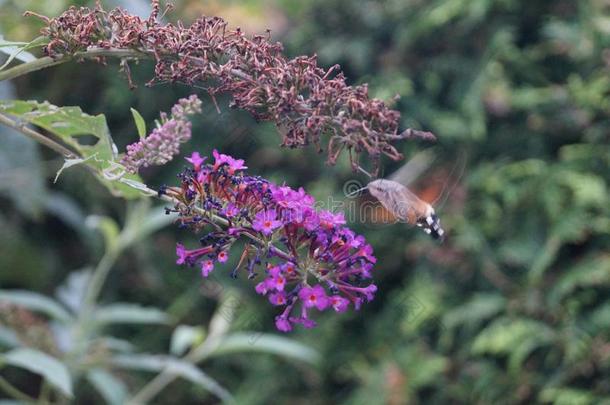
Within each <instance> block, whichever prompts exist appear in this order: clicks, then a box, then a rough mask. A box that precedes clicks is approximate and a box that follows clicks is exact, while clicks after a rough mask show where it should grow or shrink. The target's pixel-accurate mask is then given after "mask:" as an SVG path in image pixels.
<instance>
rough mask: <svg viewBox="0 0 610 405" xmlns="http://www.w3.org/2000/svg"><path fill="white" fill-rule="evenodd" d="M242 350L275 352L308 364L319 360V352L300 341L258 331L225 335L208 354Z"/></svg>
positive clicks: (239, 351)
mask: <svg viewBox="0 0 610 405" xmlns="http://www.w3.org/2000/svg"><path fill="white" fill-rule="evenodd" d="M243 352H258V353H268V354H275V355H278V356H283V357H287V358H292V359H296V360H300V361H304V362H306V363H310V364H317V363H318V362H319V361H320V355H319V353H318V352H317V351H315V350H314V349H312V348H310V347H308V346H305V345H304V344H302V343H298V342H295V341H294V340H292V339H288V338H285V337H282V336H276V335H271V334H265V333H260V332H251V333H244V332H241V333H234V334H231V335H228V336H225V337H223V338H222V340H221V342H220V343H219V344H218V346H216V348H215V350H214V351H213V352H212V353H211V354H210V356H220V355H223V354H229V353H243Z"/></svg>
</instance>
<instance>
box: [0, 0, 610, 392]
mask: <svg viewBox="0 0 610 405" xmlns="http://www.w3.org/2000/svg"><path fill="white" fill-rule="evenodd" d="M45 3H46V2H45ZM50 3H53V6H51V5H50ZM60 3H62V1H57V2H49V5H41V3H39V2H29V4H28V2H21V1H14V2H11V1H4V2H0V7H2V8H0V10H3V11H2V12H0V26H1V27H2V28H1V30H2V34H3V35H4V36H5V38H8V39H12V40H29V39H31V38H33V37H34V36H35V35H36V30H37V27H38V26H37V24H36V22H35V21H30V20H27V19H22V18H20V17H18V15H19V14H20V13H21V12H22V11H24V9H32V10H35V11H39V12H41V13H47V14H51V15H56V14H57V13H59V12H60V11H61V9H62V7H60V6H67V4H68V3H67V2H63V3H64V4H60ZM122 3H123V4H124V5H125V6H129V7H133V8H134V9H138V10H143V11H144V13H146V7H145V6H146V4H144V5H142V3H143V2H139V1H133V2H129V1H124V2H122ZM70 4H73V3H70ZM45 7H46V8H45ZM49 7H50V8H49ZM202 12H211V13H216V14H218V15H220V16H223V17H225V18H227V19H228V20H229V21H230V23H231V24H232V25H242V26H243V27H247V28H248V29H257V30H258V31H259V32H260V31H263V29H264V28H265V27H266V26H270V27H272V28H273V29H274V38H277V39H278V40H281V41H283V42H284V44H285V46H286V51H287V53H288V54H289V55H292V56H296V55H299V54H313V53H317V54H318V56H319V59H320V62H321V64H322V65H323V66H330V65H332V64H335V63H340V64H341V65H342V67H343V68H344V70H345V72H346V74H347V76H348V78H349V80H350V81H351V82H353V83H362V82H368V83H369V84H370V92H371V94H372V95H373V96H376V97H380V98H384V99H391V98H392V97H393V96H394V95H395V94H400V96H401V98H400V100H399V101H396V108H398V109H399V110H401V112H402V114H403V121H404V125H405V126H416V127H421V128H425V129H427V130H431V131H433V132H434V133H435V134H437V136H438V139H439V141H438V143H437V145H434V149H433V150H434V153H435V155H436V156H437V158H436V160H435V167H436V169H433V170H437V174H438V173H441V174H442V173H447V172H450V171H451V169H452V168H453V167H456V166H457V167H460V166H459V162H458V164H456V163H455V162H456V161H459V159H460V158H459V157H460V156H465V157H466V159H465V169H464V171H463V172H464V174H463V176H461V177H460V176H456V175H455V174H456V173H455V171H454V173H453V175H452V176H450V178H451V179H456V178H458V179H459V181H457V183H456V184H455V187H453V186H451V187H448V188H447V190H448V191H451V193H450V195H449V197H448V201H447V203H446V204H444V205H443V206H442V207H440V209H439V210H438V211H439V214H440V216H441V219H442V222H443V223H444V225H445V226H446V228H447V230H448V232H449V237H448V240H447V241H446V243H444V244H442V245H436V244H434V243H433V242H432V241H430V240H428V239H427V238H426V237H425V235H423V234H421V235H420V233H419V232H417V231H415V230H412V229H406V228H404V227H403V226H401V225H394V226H381V225H370V224H368V225H367V224H360V223H355V224H353V226H354V227H355V228H356V229H357V230H358V231H359V232H362V233H364V235H365V236H366V237H367V238H368V239H369V240H370V242H371V243H372V244H373V246H374V248H375V253H376V255H377V257H378V258H379V262H378V264H379V265H378V266H377V268H376V272H377V274H376V280H377V281H378V284H379V292H378V296H377V298H376V300H375V301H374V302H373V303H371V304H369V305H366V306H365V307H364V308H363V309H362V310H361V311H360V312H358V313H348V314H343V315H340V316H335V315H331V314H329V315H327V316H324V317H322V319H320V326H319V327H318V328H317V329H314V330H307V331H303V330H300V331H297V332H295V333H293V334H292V336H293V337H294V339H297V340H299V341H301V342H304V343H307V344H308V345H310V346H311V347H314V348H316V349H317V350H319V351H320V352H321V353H322V358H323V359H324V360H323V362H322V363H321V364H320V366H319V367H317V368H312V367H310V366H308V365H304V364H300V363H298V362H295V361H289V360H282V359H278V358H274V357H270V356H266V355H257V354H248V355H234V356H230V357H223V358H222V359H217V360H214V361H212V362H211V363H210V364H209V365H208V367H207V369H206V372H207V373H208V374H210V375H212V376H214V377H215V378H216V379H217V380H219V381H220V382H221V383H223V384H224V386H225V387H227V388H228V389H229V390H230V391H231V392H232V393H234V394H235V396H236V398H237V400H238V402H239V403H247V404H268V403H292V404H295V403H296V404H298V403H303V404H305V403H319V404H334V403H346V404H377V403H379V404H405V403H409V404H416V403H439V404H440V403H480V404H492V403H493V404H498V403H504V404H520V403H555V404H597V403H603V402H605V403H610V400H609V398H610V372H609V368H610V343H609V341H608V340H609V337H610V301H609V298H610V294H609V291H610V289H609V287H610V215H609V214H610V190H609V180H610V136H609V130H610V48H608V47H609V46H610V3H609V2H608V1H605V0H585V1H579V2H575V1H568V0H559V1H544V0H529V1H519V0H498V1H493V0H473V1H464V0H430V1H418V0H410V1H405V0H385V1H373V0H369V1H365V0H357V1H356V0H324V1H322V0H312V1H307V2H297V1H291V0H277V1H275V2H271V1H263V0H251V1H247V2H237V1H235V2H229V1H183V2H179V3H178V8H177V11H176V12H175V13H173V14H171V15H170V17H169V18H170V19H172V20H175V19H177V18H184V19H185V20H187V21H188V20H192V19H193V18H194V17H195V16H196V15H197V14H201V13H202ZM134 70H135V72H134V76H135V77H136V79H137V81H138V82H139V83H142V84H143V83H144V82H145V80H147V78H149V77H150V73H151V66H150V65H149V64H148V65H147V64H141V65H140V66H137V67H135V69H134ZM2 91H3V92H9V91H14V92H15V93H13V94H14V95H15V94H16V96H17V97H19V98H23V99H37V100H39V101H42V100H49V101H50V102H52V103H53V104H56V105H79V106H80V107H81V108H82V109H83V110H84V111H87V112H88V113H90V114H98V113H104V114H106V115H107V117H108V120H109V126H110V129H111V131H112V133H113V137H114V139H115V141H116V142H117V143H119V145H120V146H122V145H125V144H127V143H129V142H132V141H134V140H135V139H136V138H137V132H136V129H135V125H134V124H133V121H132V119H131V113H130V111H129V108H130V107H134V108H136V109H137V110H139V111H140V112H141V113H142V115H143V116H144V117H145V118H146V120H147V121H148V122H151V121H152V119H154V118H155V117H156V116H157V114H158V112H159V111H162V110H166V109H168V107H170V106H171V105H172V103H173V102H174V101H175V100H176V99H177V98H178V97H179V96H183V95H186V94H189V92H190V90H189V89H187V88H185V87H181V86H174V87H168V86H163V87H154V88H150V89H149V88H146V87H144V86H143V85H142V86H140V87H139V88H138V89H137V90H136V91H134V92H130V91H128V90H127V86H126V83H125V81H124V80H123V78H122V77H121V75H119V74H117V68H116V67H115V66H109V67H106V68H103V67H101V66H98V65H95V64H93V63H85V64H69V65H64V66H60V67H57V68H52V69H49V70H46V71H43V72H37V73H35V74H33V75H31V76H28V77H25V78H21V79H19V80H17V81H15V83H14V87H13V88H11V89H9V88H8V87H7V86H6V85H5V87H3V88H2ZM4 98H5V97H4ZM219 104H220V105H221V106H223V108H222V113H221V114H217V113H216V112H215V110H214V108H213V106H212V105H211V103H207V107H206V110H205V111H206V114H204V117H203V118H202V119H201V120H199V121H197V122H195V124H194V129H195V131H194V133H195V134H196V135H195V137H194V138H195V139H194V141H193V142H191V143H190V144H189V145H188V146H187V150H185V152H186V153H188V152H190V151H191V150H199V151H202V152H206V153H209V152H210V151H211V149H212V148H213V147H216V148H218V149H219V150H222V151H223V152H225V153H231V154H234V155H236V156H239V157H243V158H246V162H247V163H248V166H249V167H250V168H251V170H252V171H253V172H256V173H259V174H262V175H267V176H269V177H271V178H272V179H274V180H275V181H278V182H282V181H286V182H287V183H288V184H290V185H292V186H300V185H303V186H305V187H306V189H308V190H309V191H310V192H312V193H313V194H314V195H316V196H317V197H318V198H321V199H323V200H325V201H326V200H327V198H328V196H334V197H335V198H337V199H339V200H342V199H344V196H343V195H342V193H341V190H342V186H343V184H344V183H345V182H346V181H348V180H350V179H354V178H357V177H358V176H354V175H353V174H352V173H351V172H350V171H349V167H348V164H347V162H345V161H342V162H340V163H339V165H338V166H336V167H327V166H324V164H323V159H324V158H323V156H319V155H316V154H315V153H314V152H312V151H289V150H280V149H278V148H277V147H276V146H277V144H278V143H279V138H278V136H277V134H276V130H275V128H273V127H272V126H270V125H266V124H256V123H254V122H253V120H252V119H250V118H249V117H248V116H247V114H245V113H243V112H238V111H232V110H229V109H228V108H226V105H227V100H226V99H221V100H219ZM0 131H2V132H5V131H4V130H3V129H2V130H0ZM0 136H1V137H2V139H1V140H0V145H1V147H0V168H1V172H0V193H2V197H0V206H1V207H2V209H1V210H0V269H1V271H0V285H1V286H2V287H3V288H8V287H11V288H12V287H16V288H22V289H33V290H36V291H42V292H52V291H53V290H54V289H55V288H56V287H57V285H59V284H60V283H61V282H62V281H63V280H64V279H65V277H66V276H67V274H68V273H69V272H70V270H71V269H77V268H79V267H82V266H85V265H87V264H88V263H90V262H91V261H95V260H96V259H97V258H98V257H99V249H100V241H99V240H98V239H97V238H96V236H95V235H94V234H92V232H91V231H90V230H88V229H87V228H86V227H85V226H84V220H83V218H84V215H85V213H86V214H91V213H96V214H104V215H110V216H112V217H115V218H116V219H118V220H120V219H121V218H122V217H123V216H124V213H125V207H124V203H123V202H122V201H120V200H116V199H113V198H111V197H110V196H109V195H108V193H107V192H106V191H105V189H104V188H103V187H102V186H100V185H98V184H97V183H96V182H95V181H93V179H92V178H91V177H90V176H89V175H88V174H87V173H86V172H84V171H79V170H78V168H73V169H69V170H68V171H66V172H65V173H64V175H63V176H62V178H61V179H60V181H59V182H58V183H57V184H52V178H53V177H54V174H55V171H56V170H57V169H58V168H59V167H60V166H61V162H60V161H59V160H58V157H57V156H54V155H53V154H52V153H50V152H49V151H47V150H42V149H40V148H38V147H35V146H33V145H31V144H30V143H29V142H24V141H23V140H22V139H20V138H14V137H8V135H7V134H5V133H0ZM401 147H402V148H403V151H404V153H405V155H406V156H407V158H408V157H410V156H413V155H414V154H415V153H416V152H417V151H420V150H423V149H425V148H429V147H431V145H428V144H423V143H419V144H418V143H414V142H405V143H404V144H403V145H401ZM17 151H18V153H19V154H18V158H16V153H17ZM182 165H183V163H182V162H174V163H173V164H171V165H169V166H168V167H166V168H164V169H163V170H151V171H149V172H147V173H145V174H144V176H143V177H144V178H146V179H148V181H149V184H150V185H152V186H158V185H161V184H163V183H168V184H171V183H172V182H173V181H174V175H175V173H176V172H177V171H178V170H179V168H181V167H182ZM399 166H400V164H399V163H391V162H386V171H387V172H388V173H389V172H391V171H393V170H394V169H396V168H398V167H399ZM458 173H459V170H458ZM45 179H46V180H45ZM359 180H361V181H364V180H365V179H362V178H359ZM422 180H423V181H424V185H425V180H426V178H425V175H424V177H423V178H422ZM453 183H455V181H453ZM177 238H181V239H185V238H189V236H188V235H187V234H186V233H184V232H180V231H176V230H174V229H169V228H168V229H165V230H163V231H162V232H160V233H157V234H156V235H155V236H154V237H152V238H150V239H149V240H147V241H146V242H145V243H140V244H138V245H137V246H136V247H135V248H134V249H133V254H132V255H129V256H128V257H124V258H123V259H121V261H120V262H119V265H118V267H117V269H116V270H115V272H114V273H113V276H112V277H111V280H110V285H109V286H108V288H106V289H105V291H104V299H105V300H107V301H108V302H112V301H119V300H120V301H131V302H139V303H142V304H151V305H155V306H157V307H161V308H169V309H168V311H169V312H170V314H171V315H172V316H173V318H174V319H177V320H179V321H180V323H187V324H192V325H198V324H206V323H207V321H208V320H209V317H210V315H211V311H212V308H213V306H214V304H213V302H211V300H209V299H208V298H206V297H205V296H204V295H203V294H202V293H201V284H202V283H203V281H200V279H199V276H198V274H196V273H194V272H193V273H191V272H186V271H183V270H179V269H177V268H176V266H175V265H174V257H173V245H174V243H175V241H176V239H177ZM229 267H230V266H229ZM229 267H228V268H229ZM221 279H222V280H224V282H225V283H226V284H227V285H230V286H231V287H234V288H239V289H241V294H243V295H244V296H245V297H247V305H246V306H245V307H244V308H242V309H241V316H242V317H244V319H245V317H247V316H249V315H248V314H250V315H251V313H252V311H254V312H255V313H256V314H257V316H258V317H260V319H261V323H260V329H261V330H265V331H270V330H272V328H273V322H272V320H273V313H272V312H271V311H269V312H265V311H268V308H267V307H268V305H267V304H266V303H264V302H263V301H264V300H263V298H261V297H257V296H256V295H255V294H253V291H252V290H253V288H252V285H250V283H248V282H247V281H246V280H238V281H232V280H230V279H229V278H228V276H226V275H225V276H222V277H221ZM239 325H240V324H239V322H237V323H236V326H235V327H236V328H239ZM114 332H115V333H116V334H117V335H118V336H123V337H126V338H129V339H130V340H131V341H133V342H136V343H137V344H138V345H139V346H140V347H143V348H145V349H148V350H150V351H154V350H157V351H158V350H163V349H162V348H164V347H166V346H167V345H168V336H169V335H170V333H171V329H170V328H169V327H167V328H164V327H156V326H155V327H152V326H150V327H149V326H143V327H139V328H133V327H119V328H117V330H115V331H114ZM160 348H161V349H160ZM130 378H133V377H130ZM128 382H129V383H130V384H132V383H133V384H139V382H138V381H137V380H135V381H128ZM80 389H81V390H82V391H83V392H82V395H83V396H84V398H89V399H90V400H91V401H101V399H99V398H98V397H96V396H95V395H96V394H94V393H92V392H89V391H88V390H89V389H88V388H86V387H80ZM205 395H206V394H205V393H203V392H202V391H200V390H198V389H196V388H193V387H192V386H190V385H189V384H188V383H183V382H181V383H174V384H172V385H171V386H170V387H169V389H167V390H166V391H165V392H164V394H162V396H161V397H159V399H158V403H170V402H171V403H189V402H191V403H192V402H197V403H201V401H208V402H209V403H214V401H215V399H214V398H213V397H211V396H208V397H205ZM204 397H205V398H207V399H205V400H204V399H202V398H204ZM206 403H207V402H206Z"/></svg>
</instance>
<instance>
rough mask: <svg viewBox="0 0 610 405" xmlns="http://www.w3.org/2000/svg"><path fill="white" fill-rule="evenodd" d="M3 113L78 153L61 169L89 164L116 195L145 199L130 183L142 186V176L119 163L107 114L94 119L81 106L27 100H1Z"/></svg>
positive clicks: (97, 176) (0, 104)
mask: <svg viewBox="0 0 610 405" xmlns="http://www.w3.org/2000/svg"><path fill="white" fill-rule="evenodd" d="M0 111H1V112H4V113H6V114H10V115H13V116H15V117H17V118H18V119H20V120H23V121H25V122H27V123H30V124H33V125H36V126H38V127H40V128H43V129H45V130H46V131H48V132H50V133H51V134H53V135H55V136H56V137H58V138H59V139H60V140H61V141H62V142H63V143H64V144H66V145H67V146H69V147H71V148H72V149H73V150H75V151H76V152H77V153H78V155H79V156H78V157H77V158H74V159H68V160H66V163H65V164H64V167H62V169H61V170H63V169H65V168H67V167H71V166H74V165H76V164H86V165H87V166H88V167H90V168H91V169H93V170H92V172H93V173H94V174H95V177H96V178H97V179H98V180H99V181H100V182H101V183H102V184H104V185H105V186H106V187H107V188H108V190H109V191H110V192H111V193H112V194H113V195H116V196H121V197H124V198H139V197H141V195H142V192H141V191H140V190H137V189H134V187H133V186H132V185H131V184H127V183H128V182H130V181H131V182H134V184H141V179H140V177H139V176H137V175H134V174H129V173H126V172H125V170H124V168H123V167H122V166H121V165H120V164H118V163H117V162H116V159H117V158H118V156H117V155H118V151H117V148H116V145H115V144H114V142H113V141H112V138H111V136H110V131H109V130H108V125H107V123H106V118H105V117H104V115H103V114H99V115H96V116H93V115H88V114H85V113H84V112H83V111H82V110H81V109H80V107H57V106H55V105H52V104H50V103H48V102H42V103H40V102H38V101H23V100H0ZM61 170H60V173H61ZM58 175H59V173H58Z"/></svg>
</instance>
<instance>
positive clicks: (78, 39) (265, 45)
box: [42, 0, 434, 168]
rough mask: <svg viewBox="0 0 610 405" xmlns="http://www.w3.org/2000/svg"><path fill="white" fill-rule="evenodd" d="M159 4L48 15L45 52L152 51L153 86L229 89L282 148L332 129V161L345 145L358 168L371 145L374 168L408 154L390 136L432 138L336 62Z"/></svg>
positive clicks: (316, 140)
mask: <svg viewBox="0 0 610 405" xmlns="http://www.w3.org/2000/svg"><path fill="white" fill-rule="evenodd" d="M159 11H160V8H159V2H158V0H153V1H152V13H151V15H150V16H149V18H147V19H142V18H140V17H138V16H135V15H131V14H129V13H127V12H126V11H125V10H123V9H121V8H115V9H113V10H110V11H105V10H104V9H102V7H101V6H99V5H98V6H97V7H95V8H93V9H89V8H84V7H83V8H76V7H71V8H70V9H68V10H67V11H65V12H64V13H63V14H61V15H60V16H59V17H57V18H47V17H42V18H43V20H44V21H45V23H46V24H47V26H46V27H45V28H43V30H42V33H43V35H45V36H48V38H49V40H50V42H49V44H48V45H47V46H46V47H45V52H46V54H47V55H49V56H51V57H53V58H57V57H62V56H65V55H74V54H76V53H79V52H86V51H88V50H91V49H92V48H93V47H98V48H105V49H117V50H120V49H122V50H133V51H138V52H139V53H141V54H142V56H143V57H144V56H153V57H154V59H155V61H156V66H155V75H154V78H153V79H152V80H151V81H150V82H149V84H154V83H161V82H181V83H185V84H188V85H194V84H197V85H203V86H204V87H205V89H206V90H207V91H208V92H209V94H210V95H211V96H212V97H213V96H214V95H215V94H217V93H219V92H227V93H230V94H231V95H232V97H233V101H232V103H231V104H232V106H233V107H236V108H242V109H244V110H247V111H248V112H250V113H251V114H252V115H253V116H254V117H255V118H256V119H258V120H265V121H268V120H270V121H274V122H275V124H276V125H277V127H278V129H279V132H280V133H281V134H282V136H283V140H282V145H283V146H288V147H302V146H305V145H309V144H313V145H315V146H316V147H317V148H318V149H319V150H322V146H321V142H322V140H321V137H322V135H328V137H329V140H328V147H327V149H328V162H329V163H330V164H334V163H335V161H336V160H337V157H338V156H339V155H340V154H341V152H342V151H344V150H347V151H348V153H349V156H350V160H351V162H352V166H353V167H354V168H357V167H358V156H359V154H360V153H361V152H366V153H368V155H369V156H370V158H371V159H372V161H373V166H374V167H375V168H376V167H378V164H379V160H380V157H381V156H382V155H386V156H389V157H390V158H392V159H394V160H398V159H401V158H402V155H401V154H400V153H399V152H398V151H397V150H396V148H395V147H394V146H392V144H391V143H392V142H393V141H397V140H401V139H406V138H412V137H421V138H427V139H433V138H434V136H433V135H432V134H431V133H429V132H422V131H417V130H413V129H406V130H404V131H400V130H399V121H400V113H399V112H398V111H395V110H392V109H390V108H388V106H387V105H386V104H385V103H384V102H383V101H381V100H378V99H371V98H369V96H368V89H367V86H366V85H361V86H348V85H347V84H346V81H345V77H344V75H343V73H341V72H340V70H339V66H338V65H335V66H332V67H331V68H330V69H328V70H324V69H322V68H320V67H319V66H318V65H317V61H316V57H315V56H312V57H309V56H300V57H297V58H294V59H287V58H286V57H285V56H284V55H282V45H281V44H280V43H272V42H270V41H269V38H268V35H266V36H263V35H255V36H252V37H248V36H246V35H245V34H244V33H243V32H242V31H241V30H239V29H237V30H229V29H228V28H227V23H226V22H225V21H224V20H223V19H221V18H219V17H205V16H203V17H200V18H199V19H198V20H196V21H195V22H194V23H193V24H192V25H191V26H190V27H185V26H183V25H182V23H180V22H178V23H177V24H176V25H173V24H164V23H162V22H160V21H159ZM124 62H125V63H124V66H125V67H127V65H126V60H124Z"/></svg>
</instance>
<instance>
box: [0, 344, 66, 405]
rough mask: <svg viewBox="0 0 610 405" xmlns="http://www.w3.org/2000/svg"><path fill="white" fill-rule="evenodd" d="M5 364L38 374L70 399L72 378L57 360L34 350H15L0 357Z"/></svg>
mask: <svg viewBox="0 0 610 405" xmlns="http://www.w3.org/2000/svg"><path fill="white" fill-rule="evenodd" d="M0 358H1V359H2V360H3V361H4V362H5V363H6V364H10V365H12V366H15V367H21V368H24V369H26V370H28V371H31V372H33V373H35V374H40V375H41V376H43V377H44V378H45V380H47V381H48V382H49V384H51V385H52V386H54V387H55V388H57V389H58V390H59V391H61V392H62V393H63V394H64V395H66V396H68V397H72V396H73V394H72V378H71V377H70V373H69V372H68V368H67V367H66V366H65V365H64V364H63V363H62V362H61V361H59V360H57V359H56V358H54V357H51V356H49V355H48V354H46V353H43V352H41V351H38V350H34V349H15V350H12V351H10V352H8V353H5V354H4V355H2V357H0Z"/></svg>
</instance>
